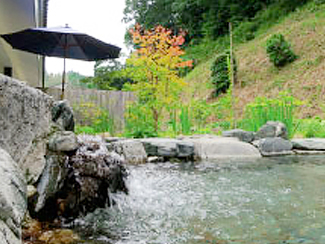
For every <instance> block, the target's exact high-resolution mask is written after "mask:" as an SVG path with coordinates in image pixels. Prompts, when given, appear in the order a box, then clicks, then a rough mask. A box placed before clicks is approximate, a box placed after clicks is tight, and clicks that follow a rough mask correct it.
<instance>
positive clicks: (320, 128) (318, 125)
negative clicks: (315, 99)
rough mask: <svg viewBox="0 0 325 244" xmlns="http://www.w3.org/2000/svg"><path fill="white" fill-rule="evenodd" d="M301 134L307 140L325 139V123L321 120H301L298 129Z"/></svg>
mask: <svg viewBox="0 0 325 244" xmlns="http://www.w3.org/2000/svg"><path fill="white" fill-rule="evenodd" d="M298 131H299V134H301V135H303V137H306V138H312V137H318V138H324V137H325V121H322V120H321V119H320V118H313V119H301V120H299V127H298Z"/></svg>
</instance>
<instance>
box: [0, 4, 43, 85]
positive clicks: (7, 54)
mask: <svg viewBox="0 0 325 244" xmlns="http://www.w3.org/2000/svg"><path fill="white" fill-rule="evenodd" d="M36 1H39V0H0V34H7V33H12V32H16V31H19V30H22V29H25V28H30V27H36V26H38V23H37V19H36V16H37V14H36V13H37V12H38V11H39V10H38V9H37V7H38V6H37V5H38V4H35V3H36ZM4 67H12V71H13V77H14V78H16V79H19V80H22V81H26V82H27V83H28V84H29V85H31V86H34V87H37V86H40V84H41V65H40V61H39V57H38V55H35V54H30V53H27V52H23V51H19V50H14V49H13V48H12V47H11V46H10V45H9V44H8V43H7V42H6V41H5V40H3V39H2V38H0V73H4Z"/></svg>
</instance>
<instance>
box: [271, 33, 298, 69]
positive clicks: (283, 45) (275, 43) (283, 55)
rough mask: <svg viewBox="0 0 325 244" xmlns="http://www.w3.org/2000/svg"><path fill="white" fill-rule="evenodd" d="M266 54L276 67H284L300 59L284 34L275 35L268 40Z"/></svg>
mask: <svg viewBox="0 0 325 244" xmlns="http://www.w3.org/2000/svg"><path fill="white" fill-rule="evenodd" d="M266 52H267V54H268V56H269V59H270V61H271V62H272V63H273V64H274V65H275V66H276V67H283V66H285V65H286V64H288V63H291V62H293V61H294V60H295V59H297V58H298V56H297V55H296V54H294V52H293V51H292V50H291V47H290V44H289V43H288V42H287V41H286V40H285V39H284V36H283V35H282V34H274V35H273V36H271V37H270V38H269V39H268V40H267V42H266Z"/></svg>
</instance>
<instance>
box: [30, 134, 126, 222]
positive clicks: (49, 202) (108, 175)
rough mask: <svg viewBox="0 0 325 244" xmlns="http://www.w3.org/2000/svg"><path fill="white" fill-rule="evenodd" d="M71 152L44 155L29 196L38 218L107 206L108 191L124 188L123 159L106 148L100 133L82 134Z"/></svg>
mask: <svg viewBox="0 0 325 244" xmlns="http://www.w3.org/2000/svg"><path fill="white" fill-rule="evenodd" d="M78 140H79V145H80V146H79V148H78V149H77V151H74V152H73V153H71V154H64V153H61V154H59V153H58V152H57V153H56V154H53V152H49V154H48V155H47V162H46V167H45V169H44V171H43V173H42V175H41V178H40V181H39V183H38V185H37V193H36V194H35V195H33V196H32V197H30V198H29V203H30V204H29V206H28V208H29V212H30V214H31V216H32V217H33V218H36V219H38V220H41V221H54V220H55V219H66V220H68V221H70V220H73V219H74V218H76V217H78V216H80V215H84V214H87V213H89V212H92V211H94V210H95V209H96V208H104V207H106V206H110V204H111V203H112V199H111V198H110V193H111V192H117V191H123V192H127V188H126V185H125V182H124V179H125V177H126V175H127V174H126V169H125V167H124V161H123V159H122V158H121V157H120V156H119V155H118V154H117V153H115V152H108V150H107V148H106V147H105V142H104V141H103V140H101V138H100V137H91V136H81V137H79V138H78Z"/></svg>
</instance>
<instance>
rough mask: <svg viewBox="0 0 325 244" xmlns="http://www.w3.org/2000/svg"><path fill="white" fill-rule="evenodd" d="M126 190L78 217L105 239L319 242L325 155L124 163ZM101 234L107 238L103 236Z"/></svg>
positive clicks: (125, 242)
mask: <svg viewBox="0 0 325 244" xmlns="http://www.w3.org/2000/svg"><path fill="white" fill-rule="evenodd" d="M129 171H130V176H129V178H128V186H129V189H130V194H129V195H124V194H115V195H113V198H114V201H115V202H116V204H115V205H114V206H113V207H111V208H109V209H104V210H103V209H102V210H97V211H96V212H95V213H94V214H92V215H88V216H87V217H85V218H84V221H85V222H86V223H87V224H88V225H87V228H88V230H89V231H88V232H90V233H87V235H88V236H91V238H93V239H99V240H105V243H110V242H111V243H117V244H131V243H132V244H133V243H152V244H154V243H157V244H167V243H168V244H169V243H170V244H172V243H189V244H191V243H193V244H196V243H214V244H219V243H226V244H228V243H232V244H235V243H244V244H245V243H247V244H254V243H257V244H260V243H261V244H271V243H272V244H273V243H275V244H278V243H279V244H280V243H281V244H285V243H287V244H289V243H325V234H324V233H325V221H324V219H325V211H324V210H325V180H324V179H325V157H321V156H317V157H316V156H315V157H314V156H309V157H282V158H272V159H265V158H263V159H258V160H254V161H252V162H249V161H242V162H238V161H233V160H232V161H223V162H202V163H200V164H194V163H186V164H172V163H168V164H147V165H140V166H130V167H129ZM105 238H106V239H105Z"/></svg>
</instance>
